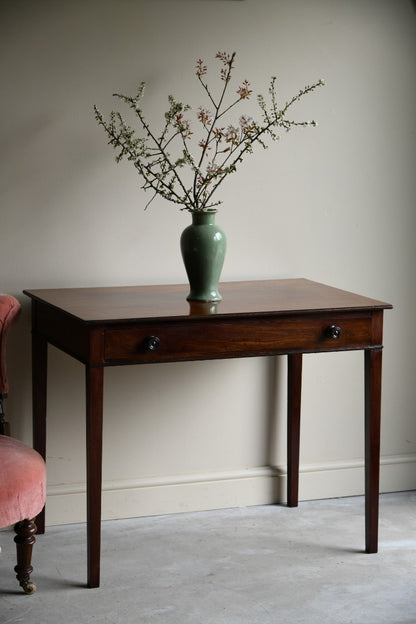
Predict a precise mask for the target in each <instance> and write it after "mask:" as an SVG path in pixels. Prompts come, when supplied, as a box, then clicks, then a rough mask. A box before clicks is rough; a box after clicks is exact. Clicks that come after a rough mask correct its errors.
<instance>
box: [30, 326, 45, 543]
mask: <svg viewBox="0 0 416 624" xmlns="http://www.w3.org/2000/svg"><path fill="white" fill-rule="evenodd" d="M47 367H48V343H47V341H46V339H45V338H44V337H43V336H42V335H41V334H39V333H37V332H36V331H35V330H34V331H33V332H32V410H33V411H32V418H33V448H34V449H35V450H36V451H38V453H40V454H41V455H42V457H43V459H46V384H47ZM36 526H37V532H38V534H39V533H44V532H45V508H43V509H42V511H41V512H40V513H39V515H38V516H37V518H36Z"/></svg>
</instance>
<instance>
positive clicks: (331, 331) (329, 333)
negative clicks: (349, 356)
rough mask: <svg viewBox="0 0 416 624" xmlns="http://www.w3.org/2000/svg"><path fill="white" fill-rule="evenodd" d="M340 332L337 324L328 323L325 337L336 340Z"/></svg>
mask: <svg viewBox="0 0 416 624" xmlns="http://www.w3.org/2000/svg"><path fill="white" fill-rule="evenodd" d="M341 333H342V331H341V327H338V325H330V326H329V327H327V328H326V330H325V336H326V337H327V338H331V339H332V340H338V338H339V337H340V336H341Z"/></svg>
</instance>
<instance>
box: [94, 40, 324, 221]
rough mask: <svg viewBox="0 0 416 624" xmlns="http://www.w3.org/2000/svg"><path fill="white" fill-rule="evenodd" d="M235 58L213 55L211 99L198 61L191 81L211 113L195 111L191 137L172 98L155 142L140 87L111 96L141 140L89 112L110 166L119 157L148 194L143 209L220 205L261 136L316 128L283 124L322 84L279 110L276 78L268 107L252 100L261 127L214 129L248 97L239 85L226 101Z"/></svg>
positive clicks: (246, 122) (244, 122) (182, 109)
mask: <svg viewBox="0 0 416 624" xmlns="http://www.w3.org/2000/svg"><path fill="white" fill-rule="evenodd" d="M235 56H236V54H235V52H233V53H232V54H228V53H226V52H218V53H217V55H216V58H217V59H218V60H219V61H220V63H221V66H220V79H221V81H222V82H223V86H222V89H221V91H220V94H219V96H218V98H217V99H216V98H215V97H214V96H213V94H212V92H211V89H210V88H209V86H208V83H207V82H206V79H205V76H206V74H207V73H208V68H207V66H206V65H205V64H204V62H203V61H202V60H201V59H199V60H198V61H197V64H196V72H195V73H196V76H197V78H198V81H199V83H200V85H201V86H202V88H203V90H204V92H205V94H206V95H207V97H208V100H209V103H210V105H211V106H212V108H213V110H212V112H211V111H210V110H209V109H208V108H206V107H204V106H200V107H199V109H198V112H197V115H196V118H197V121H198V122H199V125H198V131H199V135H198V136H197V137H195V135H194V132H193V130H192V125H191V121H190V120H189V119H187V118H186V116H185V115H186V113H187V112H188V111H189V110H190V109H191V107H190V106H189V105H187V104H183V103H182V102H179V101H178V100H176V99H175V98H174V97H173V96H172V95H169V97H168V101H169V109H168V110H167V112H166V113H165V116H164V118H165V123H164V127H163V129H162V132H161V134H160V135H159V136H158V135H156V134H155V133H154V132H153V131H152V130H151V128H150V126H149V124H148V122H147V121H146V118H145V116H144V114H143V111H142V109H141V108H140V101H141V99H142V97H143V92H144V87H145V84H144V83H143V82H142V83H140V85H139V88H138V91H137V94H136V95H135V96H133V97H131V96H126V95H121V94H118V93H115V94H114V96H115V97H118V98H119V99H121V100H123V101H124V102H125V103H126V104H127V105H128V106H129V107H130V108H131V109H132V110H133V112H134V113H135V115H136V117H137V119H138V122H139V126H140V128H141V130H142V135H141V136H137V135H136V133H135V131H134V130H133V129H132V128H131V127H130V126H128V125H127V124H126V122H125V121H124V119H123V117H122V116H121V114H120V113H118V112H114V111H113V112H111V114H110V118H109V121H106V120H104V117H103V115H102V114H101V113H100V111H99V110H98V109H97V107H96V106H94V111H95V118H96V120H97V121H98V124H99V125H101V126H103V128H104V130H105V132H106V134H107V137H108V139H109V141H108V143H109V144H110V145H112V146H113V147H114V149H116V150H117V155H116V161H117V162H120V161H121V160H122V159H123V158H124V157H126V158H127V159H128V160H130V161H132V163H133V165H134V166H135V168H136V169H137V171H138V173H139V174H140V175H141V177H142V178H143V179H144V184H143V186H142V188H143V189H144V190H152V191H153V195H152V197H151V199H150V201H149V202H148V203H147V204H146V208H147V206H149V204H150V203H151V202H152V201H153V199H154V198H155V197H156V196H157V195H160V196H161V197H164V198H165V199H167V200H169V201H171V202H173V203H176V204H179V205H180V206H181V209H182V210H189V211H190V212H203V211H208V210H210V209H213V208H214V207H215V206H217V205H218V204H220V203H221V202H220V201H213V195H214V193H215V191H216V190H217V188H218V187H219V185H220V184H222V182H223V181H224V180H225V178H226V177H227V176H228V175H229V174H230V173H233V172H234V171H236V169H237V165H238V164H239V163H240V162H242V160H243V157H244V156H245V155H246V154H248V153H252V152H253V145H254V144H255V143H259V144H260V145H261V146H262V147H263V148H267V143H266V139H267V136H268V137H269V138H271V139H272V140H277V139H278V138H279V136H278V134H277V131H278V129H279V128H280V129H282V130H285V131H286V132H288V131H289V130H291V129H292V128H293V127H295V126H303V127H305V126H309V125H311V126H316V125H317V124H316V122H315V121H294V120H289V119H287V117H286V113H287V111H288V110H289V109H290V108H291V106H293V104H295V103H296V102H298V101H299V100H300V99H301V98H302V97H303V96H304V95H306V94H308V93H311V92H312V91H314V90H315V89H316V88H317V87H318V86H322V85H324V82H323V80H318V81H317V82H316V83H314V84H312V85H308V86H306V87H304V88H303V89H301V90H300V91H299V92H298V93H297V94H296V95H295V96H293V97H292V98H291V99H290V100H289V101H288V102H286V103H285V105H284V106H283V107H282V108H279V106H278V103H277V95H276V88H275V87H276V78H272V79H271V82H270V86H269V100H270V102H269V103H267V102H266V99H265V98H264V96H263V95H258V96H257V103H258V105H259V108H260V111H261V121H254V120H253V119H252V118H251V117H249V116H248V115H241V116H240V118H239V121H238V125H233V124H230V123H229V124H228V125H220V120H221V121H222V119H223V118H224V117H225V116H226V115H227V113H229V112H230V111H231V110H232V109H233V108H234V107H235V106H237V105H238V104H240V103H241V102H242V101H243V100H248V99H249V98H250V96H251V94H252V90H251V89H250V83H249V82H248V80H244V81H243V82H242V84H241V85H240V86H239V87H238V89H237V90H236V91H235V93H236V94H237V97H235V96H234V98H233V99H232V100H231V101H230V100H229V98H228V97H227V96H228V90H229V86H230V83H231V78H232V70H233V68H234V61H235ZM227 100H228V102H227ZM199 137H201V138H199ZM198 138H199V140H198ZM195 142H196V145H195ZM171 151H173V153H171ZM193 154H195V156H194V155H193Z"/></svg>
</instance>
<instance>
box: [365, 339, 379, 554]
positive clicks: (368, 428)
mask: <svg viewBox="0 0 416 624" xmlns="http://www.w3.org/2000/svg"><path fill="white" fill-rule="evenodd" d="M381 362H382V350H381V349H368V350H366V351H365V549H366V552H368V553H376V552H377V550H378V507H379V482H380V416H381Z"/></svg>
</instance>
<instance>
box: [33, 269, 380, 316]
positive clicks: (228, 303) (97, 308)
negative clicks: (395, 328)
mask: <svg viewBox="0 0 416 624" xmlns="http://www.w3.org/2000/svg"><path fill="white" fill-rule="evenodd" d="M188 290H189V288H188V285H187V284H175V285H156V286H104V287H93V288H56V289H37V290H24V291H23V292H24V294H26V295H28V296H29V297H31V298H32V299H33V300H35V301H40V302H43V303H46V304H48V305H50V306H53V307H54V308H57V309H60V310H62V311H64V312H65V313H67V314H70V315H72V316H74V317H76V318H78V319H80V320H82V321H85V322H86V323H100V322H123V321H124V322H127V321H131V320H137V319H150V318H151V319H178V318H184V317H188V318H189V317H190V316H191V317H195V318H202V317H206V316H209V315H212V314H215V315H217V316H223V315H224V316H227V315H232V316H254V315H256V316H258V315H262V314H264V315H268V314H295V313H299V312H315V311H316V312H318V311H331V310H332V311H333V310H337V311H343V310H345V311H351V310H363V309H371V310H375V309H386V308H391V307H392V306H391V305H390V304H388V303H385V302H383V301H378V300H376V299H370V298H368V297H363V296H361V295H357V294H355V293H351V292H348V291H345V290H340V289H338V288H333V287H331V286H326V285H325V284H320V283H318V282H313V281H310V280H307V279H302V278H299V279H283V280H259V281H245V282H224V283H222V284H220V292H221V295H222V297H223V300H222V301H221V302H217V303H199V302H188V301H187V300H186V296H187V294H188Z"/></svg>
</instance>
